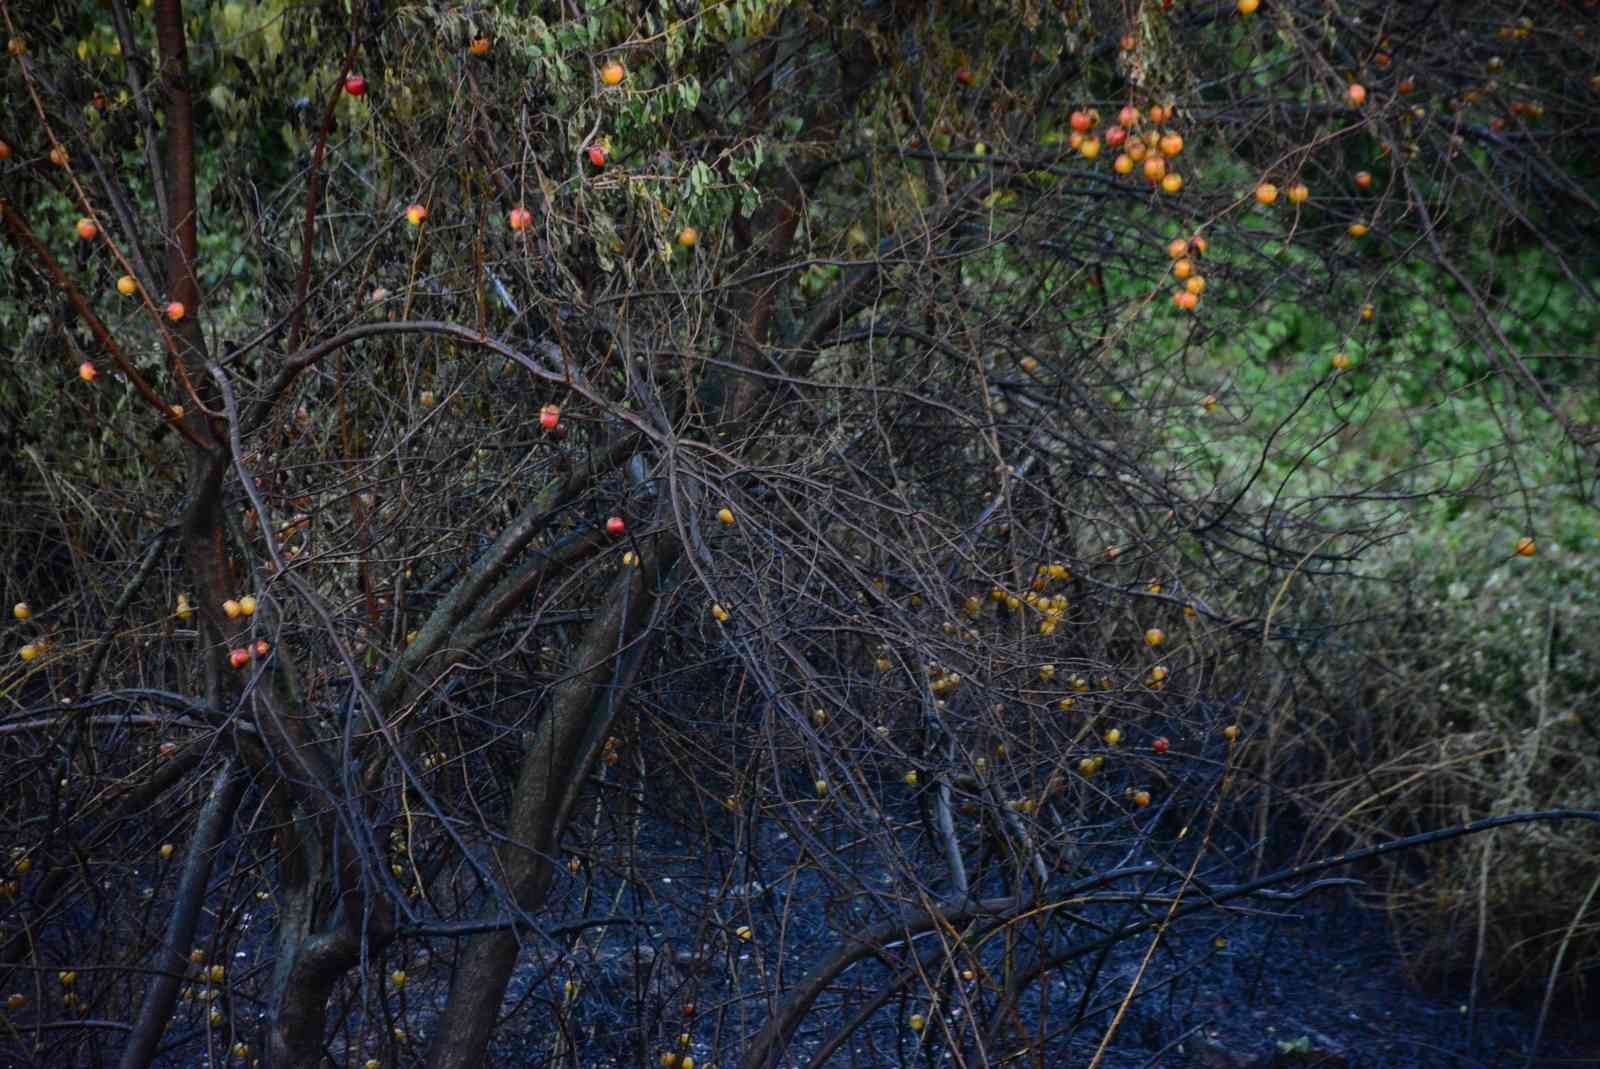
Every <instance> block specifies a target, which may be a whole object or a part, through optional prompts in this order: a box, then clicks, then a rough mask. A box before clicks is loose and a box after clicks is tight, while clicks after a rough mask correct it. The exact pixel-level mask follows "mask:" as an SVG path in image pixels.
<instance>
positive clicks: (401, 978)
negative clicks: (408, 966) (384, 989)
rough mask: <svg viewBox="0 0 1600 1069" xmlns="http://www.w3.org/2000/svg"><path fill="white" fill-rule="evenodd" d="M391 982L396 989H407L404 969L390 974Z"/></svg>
mask: <svg viewBox="0 0 1600 1069" xmlns="http://www.w3.org/2000/svg"><path fill="white" fill-rule="evenodd" d="M389 981H390V983H392V984H394V986H395V987H405V986H406V971H405V970H404V969H396V970H395V971H394V972H392V973H390V974H389Z"/></svg>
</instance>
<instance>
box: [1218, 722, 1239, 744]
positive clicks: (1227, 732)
mask: <svg viewBox="0 0 1600 1069" xmlns="http://www.w3.org/2000/svg"><path fill="white" fill-rule="evenodd" d="M1222 737H1223V738H1225V739H1227V740H1228V741H1229V742H1232V741H1233V740H1235V739H1237V738H1238V737H1239V725H1238V724H1229V725H1228V726H1227V727H1225V728H1223V729H1222Z"/></svg>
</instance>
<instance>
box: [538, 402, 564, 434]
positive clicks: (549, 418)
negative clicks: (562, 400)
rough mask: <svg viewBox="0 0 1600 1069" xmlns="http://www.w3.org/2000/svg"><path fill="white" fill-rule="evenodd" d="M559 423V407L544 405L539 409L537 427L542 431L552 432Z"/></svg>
mask: <svg viewBox="0 0 1600 1069" xmlns="http://www.w3.org/2000/svg"><path fill="white" fill-rule="evenodd" d="M560 423H561V406H560V405H545V406H544V407H543V408H541V409H539V426H540V427H542V428H543V429H544V430H547V431H553V430H555V429H556V427H557V426H558V425H559V424H560Z"/></svg>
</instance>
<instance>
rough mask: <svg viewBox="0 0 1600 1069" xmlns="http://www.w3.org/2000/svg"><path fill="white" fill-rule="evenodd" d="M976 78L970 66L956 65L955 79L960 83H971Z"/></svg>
mask: <svg viewBox="0 0 1600 1069" xmlns="http://www.w3.org/2000/svg"><path fill="white" fill-rule="evenodd" d="M977 80H978V76H977V75H975V74H973V73H972V70H971V68H969V67H957V68H956V81H958V82H960V83H961V84H962V85H971V84H972V83H973V82H976V81H977Z"/></svg>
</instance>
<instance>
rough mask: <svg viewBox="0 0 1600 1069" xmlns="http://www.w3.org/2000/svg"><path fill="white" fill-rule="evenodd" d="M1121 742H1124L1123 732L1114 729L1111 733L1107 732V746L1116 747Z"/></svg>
mask: <svg viewBox="0 0 1600 1069" xmlns="http://www.w3.org/2000/svg"><path fill="white" fill-rule="evenodd" d="M1121 741H1122V732H1121V730H1119V729H1117V728H1112V729H1111V730H1110V731H1108V732H1106V745H1107V746H1115V745H1117V744H1118V743H1120V742H1121Z"/></svg>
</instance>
